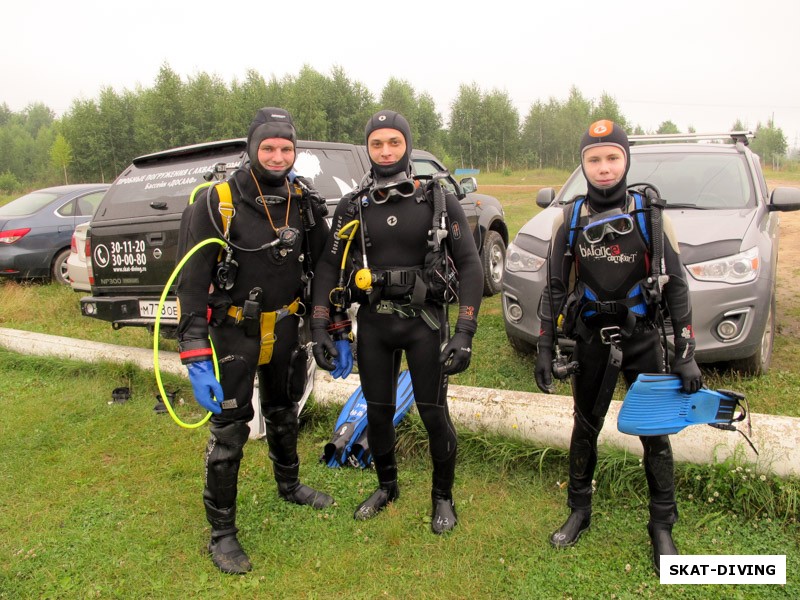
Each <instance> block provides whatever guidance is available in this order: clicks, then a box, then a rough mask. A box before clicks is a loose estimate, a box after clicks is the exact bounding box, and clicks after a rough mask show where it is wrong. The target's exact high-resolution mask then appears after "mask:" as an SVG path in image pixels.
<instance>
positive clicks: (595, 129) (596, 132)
mask: <svg viewBox="0 0 800 600" xmlns="http://www.w3.org/2000/svg"><path fill="white" fill-rule="evenodd" d="M612 131H614V123H613V122H612V121H609V120H607V119H603V120H602V121H595V122H594V123H592V124H591V125H590V126H589V133H590V134H591V135H592V136H593V137H606V136H607V135H609V134H610V133H611V132H612Z"/></svg>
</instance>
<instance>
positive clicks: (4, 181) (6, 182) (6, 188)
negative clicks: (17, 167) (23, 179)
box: [0, 171, 19, 194]
mask: <svg viewBox="0 0 800 600" xmlns="http://www.w3.org/2000/svg"><path fill="white" fill-rule="evenodd" d="M18 189H19V179H17V177H16V175H14V174H13V173H12V172H11V171H5V172H4V173H0V191H2V192H3V193H4V194H12V193H14V192H16V191H17V190H18Z"/></svg>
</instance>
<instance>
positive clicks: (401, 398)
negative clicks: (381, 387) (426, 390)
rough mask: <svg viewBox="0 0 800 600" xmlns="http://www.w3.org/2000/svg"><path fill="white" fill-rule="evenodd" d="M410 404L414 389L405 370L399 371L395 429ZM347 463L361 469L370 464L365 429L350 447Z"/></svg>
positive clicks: (370, 456) (412, 399)
mask: <svg viewBox="0 0 800 600" xmlns="http://www.w3.org/2000/svg"><path fill="white" fill-rule="evenodd" d="M412 404H414V388H413V386H412V385H411V374H410V373H409V372H408V370H407V369H406V370H404V371H401V373H400V375H399V376H398V378H397V389H396V391H395V411H394V419H393V422H394V426H395V427H397V425H398V424H399V423H400V421H402V420H403V417H405V416H406V414H407V413H408V411H409V410H410V409H411V405H412ZM348 461H349V462H350V464H351V465H352V466H354V467H359V468H362V469H366V468H368V467H369V466H370V465H371V464H372V453H371V452H370V451H369V443H368V442H367V428H366V427H364V431H363V432H362V433H361V434H360V435H359V436H358V438H356V440H355V441H354V442H353V443H352V444H351V445H350V447H349V452H348Z"/></svg>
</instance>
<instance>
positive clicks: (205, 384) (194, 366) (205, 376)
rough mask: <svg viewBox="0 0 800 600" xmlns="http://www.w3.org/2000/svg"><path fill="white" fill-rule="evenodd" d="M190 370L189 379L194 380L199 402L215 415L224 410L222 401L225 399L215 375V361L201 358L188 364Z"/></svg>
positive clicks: (195, 395)
mask: <svg viewBox="0 0 800 600" xmlns="http://www.w3.org/2000/svg"><path fill="white" fill-rule="evenodd" d="M186 368H187V369H188V370H189V381H191V382H192V390H194V398H195V400H197V403H198V404H199V405H200V406H202V407H203V408H205V409H206V410H208V411H211V412H212V413H214V414H215V415H218V414H220V413H221V412H222V405H221V404H220V402H222V400H224V399H225V394H224V392H223V391H222V386H221V385H220V383H219V381H217V378H216V377H215V376H214V363H212V362H211V361H210V360H201V361H198V362H193V363H189V364H188V365H186Z"/></svg>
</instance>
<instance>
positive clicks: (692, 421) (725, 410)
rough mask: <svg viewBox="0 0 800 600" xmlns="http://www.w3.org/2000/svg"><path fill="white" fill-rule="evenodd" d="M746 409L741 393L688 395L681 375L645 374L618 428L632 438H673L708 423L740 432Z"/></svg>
mask: <svg viewBox="0 0 800 600" xmlns="http://www.w3.org/2000/svg"><path fill="white" fill-rule="evenodd" d="M742 402H744V403H745V405H744V406H743V405H742ZM745 406H746V400H745V397H744V395H742V394H740V393H738V392H732V391H730V390H708V389H701V390H700V391H698V392H696V393H694V394H687V393H686V392H684V391H683V390H682V389H681V379H680V377H678V376H677V375H667V374H663V373H657V374H656V373H642V374H640V375H639V376H638V377H637V379H636V381H635V382H634V383H633V385H632V386H631V387H630V389H629V390H628V393H627V394H626V395H625V400H624V401H623V403H622V408H621V409H620V411H619V418H618V420H617V429H619V431H621V432H622V433H627V434H630V435H669V434H672V433H678V432H679V431H681V430H682V429H684V428H685V427H688V426H689V425H700V424H707V425H711V426H713V427H717V428H719V429H727V430H731V431H738V429H736V427H734V426H733V423H735V422H738V421H742V420H744V419H745V418H746V417H748V414H747V413H748V410H746V408H745ZM737 409H738V410H739V412H738V414H737ZM748 426H749V417H748ZM743 435H744V434H743ZM746 437H747V436H745V438H746ZM748 441H749V440H748ZM751 445H752V444H751Z"/></svg>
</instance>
